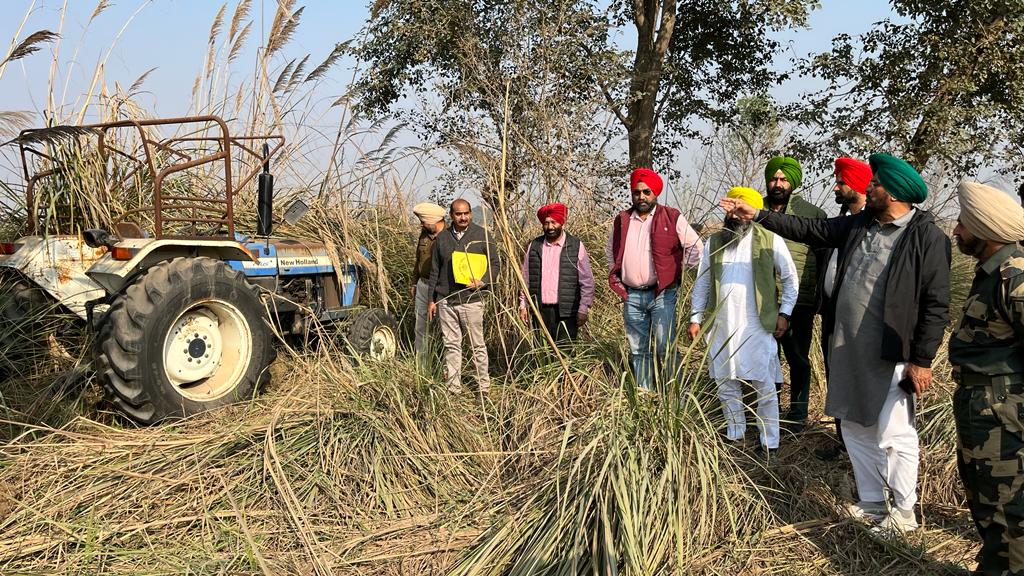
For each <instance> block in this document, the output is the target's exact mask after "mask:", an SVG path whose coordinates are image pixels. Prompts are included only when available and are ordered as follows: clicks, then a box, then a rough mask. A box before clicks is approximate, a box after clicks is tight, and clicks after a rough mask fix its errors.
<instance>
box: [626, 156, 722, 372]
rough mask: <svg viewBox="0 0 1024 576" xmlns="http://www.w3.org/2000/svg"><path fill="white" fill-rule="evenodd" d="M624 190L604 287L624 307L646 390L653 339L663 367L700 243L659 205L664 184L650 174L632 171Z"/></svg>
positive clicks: (635, 362)
mask: <svg viewBox="0 0 1024 576" xmlns="http://www.w3.org/2000/svg"><path fill="white" fill-rule="evenodd" d="M629 184H630V186H629V187H630V193H631V194H632V199H633V207H632V208H631V209H629V210H624V211H622V212H620V213H619V215H618V216H617V217H616V218H615V222H614V224H613V225H612V234H611V237H610V238H609V239H608V248H607V256H608V262H609V268H610V269H609V271H608V284H609V285H610V286H611V289H612V291H613V292H615V293H616V294H618V295H619V297H620V298H622V302H623V303H624V305H625V307H624V308H623V314H622V315H623V319H624V321H625V324H626V339H627V340H629V351H630V354H631V357H632V358H631V360H632V365H633V374H634V376H635V377H636V383H637V386H639V387H640V388H642V389H644V390H651V389H652V376H653V373H654V358H653V356H652V354H651V343H652V342H651V341H652V338H653V344H654V355H656V356H657V357H658V359H659V361H661V362H664V359H665V354H666V352H667V351H668V349H669V347H670V346H672V345H673V343H674V342H675V332H676V298H677V295H678V291H679V281H680V279H681V278H682V274H683V267H684V266H688V267H696V266H697V265H698V264H699V263H700V256H701V253H702V252H703V250H704V243H703V242H701V240H700V236H698V235H697V232H695V231H694V229H693V228H692V227H690V224H689V223H688V222H687V221H686V218H684V217H683V215H682V214H680V213H679V210H676V209H675V208H672V207H669V206H659V205H658V196H659V195H660V194H661V191H662V189H663V188H664V182H662V179H661V176H659V175H658V174H657V173H656V172H655V171H653V170H650V169H648V168H637V169H636V170H634V171H633V174H632V175H631V176H630V178H629ZM673 356H674V355H673ZM673 364H674V363H673Z"/></svg>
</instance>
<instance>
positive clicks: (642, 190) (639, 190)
mask: <svg viewBox="0 0 1024 576" xmlns="http://www.w3.org/2000/svg"><path fill="white" fill-rule="evenodd" d="M629 192H630V193H631V194H654V190H651V189H650V188H634V189H633V190H630V191H629Z"/></svg>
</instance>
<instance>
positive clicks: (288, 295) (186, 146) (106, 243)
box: [0, 116, 397, 424]
mask: <svg viewBox="0 0 1024 576" xmlns="http://www.w3.org/2000/svg"><path fill="white" fill-rule="evenodd" d="M162 130H169V131H170V132H171V133H172V135H170V136H162V135H161V134H160V132H161V131H162ZM15 142H16V143H17V144H18V146H19V147H20V153H21V159H22V164H23V167H24V175H25V179H26V186H25V192H26V195H25V198H26V207H27V210H28V216H29V218H28V227H29V230H28V234H27V235H26V236H23V237H21V238H19V239H18V240H16V241H14V242H11V243H5V244H0V277H2V280H3V282H4V284H5V286H4V287H5V289H6V290H5V292H6V293H7V294H8V298H7V299H6V301H5V302H3V303H2V308H0V322H3V321H6V322H14V321H21V322H28V324H29V325H31V318H33V315H39V314H45V313H47V311H51V310H60V311H62V312H64V313H66V314H67V315H69V316H71V317H75V318H78V319H80V321H81V322H82V323H83V324H84V325H85V326H86V328H87V329H89V330H91V331H93V332H95V347H94V355H93V359H92V365H93V367H94V369H95V373H96V376H97V378H98V379H99V381H100V382H101V383H102V385H103V387H104V389H105V391H106V393H107V396H108V398H109V399H110V401H111V402H112V403H113V404H114V405H115V406H116V407H117V408H118V409H119V410H120V411H122V412H123V413H124V414H126V415H127V416H129V417H130V418H131V419H133V420H135V421H137V422H139V423H143V424H151V423H155V422H158V421H161V420H164V419H167V418H177V417H185V416H189V415H191V414H195V413H198V412H202V411H205V410H209V409H212V408H216V407H219V406H223V405H226V404H230V403H234V402H238V401H241V400H245V399H248V398H251V397H252V396H253V395H254V394H255V393H257V392H258V390H259V389H260V388H261V387H262V386H263V385H265V384H266V383H267V382H268V381H269V378H270V370H269V367H270V365H271V363H272V362H273V361H274V359H275V356H276V352H275V349H274V341H275V338H276V337H277V336H288V335H299V336H301V335H306V334H308V333H309V331H310V330H311V329H313V328H314V327H315V326H317V325H318V324H328V323H337V322H339V321H344V323H345V325H346V326H347V336H348V338H347V340H348V344H349V346H350V347H351V349H352V350H353V351H354V352H355V353H358V354H362V355H365V356H368V357H370V358H373V359H377V360H381V359H387V358H390V357H393V356H394V354H395V352H396V349H397V338H396V334H397V329H396V324H395V320H394V318H393V317H392V315H391V314H389V313H388V312H387V311H385V310H383V309H380V308H369V307H365V306H362V305H360V292H361V290H360V287H361V284H362V282H363V276H364V274H363V273H364V267H363V266H361V265H359V264H358V263H356V262H355V261H354V259H355V260H360V258H359V257H358V254H355V255H346V254H344V253H342V252H341V251H339V250H337V249H332V248H328V246H327V245H325V243H323V242H316V241H309V240H302V239H298V238H279V237H274V236H272V235H271V232H272V208H273V197H274V192H273V188H274V179H273V176H271V174H270V160H271V158H273V157H274V155H275V154H277V153H278V152H279V151H280V150H281V149H282V147H283V145H284V140H283V138H282V137H281V136H276V135H267V136H232V135H231V134H230V132H229V130H228V126H227V124H226V123H225V122H224V121H223V120H222V119H220V118H218V117H216V116H196V117H186V118H167V119H155V120H126V121H121V122H111V123H104V124H93V125H87V126H58V127H51V128H43V129H37V130H26V131H24V132H22V133H21V135H20V136H19V138H18V139H17V140H16V141H15ZM253 189H254V190H255V192H256V202H255V204H256V212H257V215H256V216H257V218H256V226H255V228H256V230H255V234H253V236H251V237H249V236H245V235H243V234H241V233H239V232H238V231H236V229H235V226H236V222H235V220H236V218H235V213H234V209H235V200H236V199H237V198H238V195H239V194H240V193H242V192H243V191H245V190H253ZM113 197H116V198H117V202H110V201H105V199H110V198H113ZM97 199H99V201H97ZM115 205H116V210H115ZM296 206H300V205H299V204H297V205H296ZM294 208H295V206H293V207H292V209H290V210H289V211H288V212H286V215H285V218H286V219H288V220H293V218H292V217H293V216H298V215H297V214H294V212H295V211H296V210H295V209H294ZM293 223H294V222H293ZM363 254H364V256H365V251H364V253H363ZM5 333H6V334H10V333H12V332H5ZM0 345H6V346H7V348H8V349H9V350H12V351H15V352H16V351H17V350H18V349H19V347H20V346H21V345H22V344H21V343H19V342H12V341H7V342H4V341H0ZM12 353H13V352H12Z"/></svg>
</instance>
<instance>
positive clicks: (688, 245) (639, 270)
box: [605, 206, 703, 288]
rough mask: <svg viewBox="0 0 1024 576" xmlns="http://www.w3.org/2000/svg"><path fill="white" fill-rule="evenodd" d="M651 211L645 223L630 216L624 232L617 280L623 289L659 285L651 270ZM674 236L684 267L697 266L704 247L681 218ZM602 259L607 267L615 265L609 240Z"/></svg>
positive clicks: (655, 274) (631, 214)
mask: <svg viewBox="0 0 1024 576" xmlns="http://www.w3.org/2000/svg"><path fill="white" fill-rule="evenodd" d="M657 209H658V207H657V206H655V207H654V209H653V210H651V212H650V214H648V215H647V218H646V219H645V220H641V219H640V217H639V216H637V213H636V210H633V211H632V212H630V213H629V230H627V231H626V245H625V246H624V247H623V251H622V271H621V272H620V273H619V276H620V277H621V278H622V283H623V284H625V285H626V286H631V287H633V288H639V287H642V286H651V285H654V284H657V283H658V273H657V272H656V271H655V269H654V255H653V254H652V253H651V222H653V221H654V212H655V211H656V210H657ZM676 236H678V237H679V244H680V245H682V247H683V267H684V268H685V267H694V266H697V265H698V264H700V256H701V252H702V250H703V244H702V242H701V240H700V235H699V234H697V231H696V230H694V229H693V228H692V227H691V226H690V223H689V222H687V221H686V218H684V217H683V215H682V214H680V215H679V218H678V219H677V220H676ZM605 253H606V254H605V255H606V256H607V257H608V263H609V265H610V264H611V263H612V262H614V261H615V255H614V254H613V253H612V237H611V236H609V237H608V245H607V246H606V247H605Z"/></svg>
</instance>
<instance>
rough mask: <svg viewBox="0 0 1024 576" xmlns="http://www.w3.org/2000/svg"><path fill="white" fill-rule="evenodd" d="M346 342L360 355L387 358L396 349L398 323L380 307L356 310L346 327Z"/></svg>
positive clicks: (378, 358) (392, 356)
mask: <svg viewBox="0 0 1024 576" xmlns="http://www.w3.org/2000/svg"><path fill="white" fill-rule="evenodd" d="M348 343H349V345H350V346H352V349H353V350H354V351H355V352H356V354H359V355H360V356H365V357H367V358H370V359H371V360H388V359H390V358H394V357H395V352H396V351H397V350H398V323H397V322H395V317H394V316H392V315H391V314H389V313H388V312H385V311H384V310H382V309H380V308H370V309H369V310H362V311H360V312H357V313H356V315H355V316H354V317H353V319H352V323H351V324H350V325H349V328H348Z"/></svg>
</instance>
